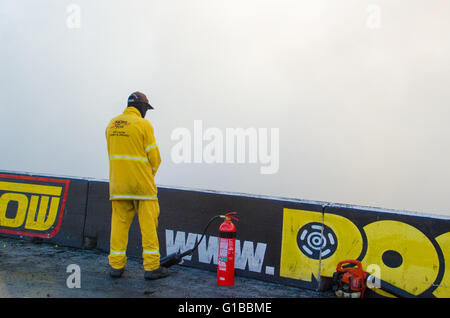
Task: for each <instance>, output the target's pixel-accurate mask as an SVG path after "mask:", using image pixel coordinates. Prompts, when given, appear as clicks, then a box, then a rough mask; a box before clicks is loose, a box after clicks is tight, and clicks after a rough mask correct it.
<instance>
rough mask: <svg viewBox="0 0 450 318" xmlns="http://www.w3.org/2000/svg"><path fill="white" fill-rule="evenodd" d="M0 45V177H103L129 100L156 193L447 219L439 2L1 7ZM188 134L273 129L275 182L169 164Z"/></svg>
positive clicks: (447, 5)
mask: <svg viewBox="0 0 450 318" xmlns="http://www.w3.org/2000/svg"><path fill="white" fill-rule="evenodd" d="M71 3H73V4H76V5H78V6H79V8H80V9H81V12H80V18H81V20H80V28H69V27H68V26H67V19H68V17H69V15H70V14H71V13H69V12H67V11H66V10H67V8H68V6H69V5H70V4H71ZM371 5H372V7H371ZM373 5H375V6H376V7H375V8H379V9H380V16H379V17H380V20H379V22H380V27H379V28H370V27H369V25H368V23H370V22H371V21H372V20H371V19H372V18H373V10H372V9H373ZM372 22H373V21H372ZM0 38H1V43H2V48H1V50H0V100H1V106H0V118H1V119H2V125H0V134H1V136H2V137H1V138H0V147H1V149H2V150H3V151H2V155H1V156H0V169H1V170H14V171H29V172H35V173H51V174H57V175H59V174H61V175H71V176H79V177H92V178H100V179H107V178H108V158H107V154H106V148H105V147H106V142H105V136H104V131H105V127H106V125H107V123H108V122H109V120H110V119H111V118H112V117H113V116H115V115H117V114H119V113H121V112H122V111H123V109H124V107H125V105H126V98H127V96H128V95H129V94H130V93H131V92H133V91H135V90H140V91H142V92H144V93H146V94H148V97H149V100H150V102H151V103H152V105H154V106H155V108H156V109H155V110H154V111H152V112H149V113H148V114H147V117H146V118H147V119H149V120H150V121H151V122H152V124H153V125H154V127H155V133H156V138H157V140H158V143H159V146H160V150H161V154H162V157H163V164H162V166H161V168H160V170H159V173H158V176H157V183H158V184H160V185H168V186H183V187H192V188H200V189H213V190H223V191H231V192H244V193H253V194H263V195H274V196H284V197H292V198H303V199H310V200H322V201H330V202H338V203H349V204H359V205H369V206H378V207H384V208H394V209H406V210H411V211H422V212H426V213H435V214H447V215H450V210H449V206H450V196H449V195H448V189H449V186H448V180H450V150H449V149H450V148H449V145H450V125H449V124H448V122H449V119H450V107H449V101H450V89H449V83H450V59H449V56H450V42H449V40H448V39H450V2H449V1H447V0H434V1H423V0H397V1H382V0H372V1H365V0H362V1H361V0H343V1H334V0H314V1H312V0H311V1H298V0H239V1H238V0H227V1H225V0H220V1H219V0H201V1H200V0H165V1H162V0H159V1H154V0H145V1H144V0H142V1H136V0H134V1H111V0H108V1H107V0H96V1H88V0H79V1H75V0H74V1H55V0H53V1H52V0H39V1H35V0H28V1H26V0H21V1H14V0H2V1H0ZM194 120H202V121H203V125H204V126H205V128H208V127H215V128H218V129H220V130H222V131H225V129H226V128H249V127H256V128H267V129H270V128H279V134H280V145H279V147H280V152H279V161H280V162H279V163H280V165H279V170H278V172H277V173H275V174H271V175H264V174H261V173H260V165H258V164H251V163H246V164H205V163H203V164H202V163H198V164H194V163H193V164H175V163H174V162H172V160H171V157H170V152H171V149H172V147H173V146H174V144H175V142H174V141H173V140H171V138H170V136H171V133H172V132H173V131H174V130H175V129H176V128H180V127H184V128H187V129H190V130H191V131H193V129H194Z"/></svg>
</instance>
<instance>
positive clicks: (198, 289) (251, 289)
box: [0, 237, 333, 298]
mask: <svg viewBox="0 0 450 318" xmlns="http://www.w3.org/2000/svg"><path fill="white" fill-rule="evenodd" d="M71 264H75V265H77V266H78V267H79V269H80V280H79V281H80V288H76V287H75V288H69V287H68V285H67V281H68V280H69V285H70V282H75V280H73V279H72V278H71V275H72V274H73V273H74V272H73V271H72V270H70V267H69V265H71ZM68 267H69V270H68ZM169 272H170V276H169V277H167V278H164V279H160V280H157V281H146V280H144V270H143V267H142V265H141V263H140V260H139V259H128V262H127V267H126V270H125V272H124V275H123V277H122V278H119V279H113V278H110V276H109V265H108V259H107V255H106V254H105V253H103V252H100V251H97V250H84V249H74V248H69V247H62V246H56V245H51V244H45V243H33V242H31V241H29V240H16V239H10V238H4V237H0V297H12V298H30V297H31V298H143V297H147V298H324V297H333V295H332V294H331V293H319V292H315V291H311V290H303V289H299V288H295V287H289V286H284V285H279V284H273V283H267V282H262V281H258V280H253V279H248V278H243V277H236V278H235V285H234V286H232V287H221V286H217V284H216V274H215V273H213V272H209V271H204V270H199V269H194V268H189V267H186V266H180V265H176V266H173V267H171V268H170V269H169ZM72 277H73V276H72Z"/></svg>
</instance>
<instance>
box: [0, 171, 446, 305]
mask: <svg viewBox="0 0 450 318" xmlns="http://www.w3.org/2000/svg"><path fill="white" fill-rule="evenodd" d="M46 197H47V198H46ZM52 203H53V205H52ZM159 203H160V208H161V214H160V218H159V228H158V236H159V240H160V252H161V255H162V256H165V255H167V254H170V253H172V252H175V251H178V250H182V251H184V250H186V249H188V248H191V247H193V246H194V244H195V243H196V242H197V241H198V240H199V239H200V237H201V234H202V232H203V229H204V227H205V226H206V224H207V222H208V221H209V220H210V219H211V218H212V217H213V216H215V215H217V214H225V213H227V212H230V211H236V212H237V213H238V217H239V221H238V222H236V226H237V244H236V266H235V267H236V275H240V276H244V277H250V278H255V279H260V280H265V281H270V282H277V283H282V284H286V285H291V286H298V287H302V288H310V289H321V288H324V287H325V286H326V283H327V282H329V280H330V277H331V276H332V274H333V272H334V271H335V269H336V264H337V263H338V262H339V261H342V260H344V259H358V260H360V261H362V263H363V265H364V269H365V270H367V271H369V270H370V271H372V272H374V273H375V274H377V275H379V276H380V277H381V279H383V280H385V281H387V282H389V283H391V284H393V285H395V286H397V287H399V288H402V289H403V290H405V291H407V292H409V293H411V294H413V295H416V296H420V297H450V265H447V268H446V266H445V264H446V263H447V264H450V220H449V219H447V218H444V217H442V218H438V217H434V216H425V215H417V214H412V213H407V212H398V211H390V210H382V209H372V208H364V207H353V206H344V205H337V204H331V203H326V202H310V201H301V200H290V199H281V198H267V197H257V196H249V195H239V194H225V193H216V192H207V191H193V190H184V189H171V188H164V187H160V188H159ZM40 206H42V211H44V210H45V212H40V211H41V210H40V209H41V208H40ZM44 207H45V208H44ZM52 207H53V210H52ZM50 211H52V212H50ZM55 211H56V212H55ZM39 213H43V214H39ZM46 218H47V219H49V218H50V219H49V220H50V221H46ZM52 220H53V221H52ZM110 220H111V202H110V201H109V200H108V183H107V182H103V181H88V180H79V179H72V178H54V177H43V176H33V175H24V174H13V173H2V174H0V234H1V235H8V236H15V237H17V236H21V237H28V238H29V237H37V238H40V239H43V240H49V241H50V242H52V243H55V244H61V245H67V246H74V247H81V246H85V247H91V248H97V249H100V250H102V251H105V252H108V251H109V238H110ZM220 222H221V221H216V223H213V224H212V225H211V226H210V228H209V229H208V231H207V234H206V236H205V238H204V240H203V241H202V242H201V244H200V245H199V248H198V250H197V251H196V252H195V253H194V254H193V255H192V256H189V257H186V258H185V260H184V262H183V265H185V266H191V267H196V268H201V269H205V270H210V271H216V266H217V245H218V227H219V224H220ZM50 223H51V224H50ZM141 252H142V250H141V238H140V230H139V224H138V221H137V218H136V219H135V220H134V222H133V224H132V226H131V229H130V234H129V245H128V251H127V254H128V255H129V256H131V257H138V258H140V257H141ZM372 294H373V295H374V296H375V294H374V293H372ZM380 294H382V295H384V296H388V295H386V294H385V293H381V292H380Z"/></svg>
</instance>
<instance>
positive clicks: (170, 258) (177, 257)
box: [159, 215, 225, 268]
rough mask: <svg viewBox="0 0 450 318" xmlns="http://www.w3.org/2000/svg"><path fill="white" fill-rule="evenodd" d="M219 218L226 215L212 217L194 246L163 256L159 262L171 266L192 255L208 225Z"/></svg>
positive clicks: (167, 266) (161, 264)
mask: <svg viewBox="0 0 450 318" xmlns="http://www.w3.org/2000/svg"><path fill="white" fill-rule="evenodd" d="M219 218H225V215H216V216H214V217H213V218H211V219H210V220H209V222H208V224H207V225H206V227H205V229H204V230H203V235H202V237H201V238H200V240H199V241H198V242H197V243H196V244H195V245H194V247H193V248H191V249H189V250H187V251H184V252H175V253H172V254H169V255H167V256H165V257H163V258H161V259H160V261H159V263H160V266H161V267H166V268H169V267H171V266H173V265H176V264H179V263H180V262H181V261H182V259H183V257H185V256H188V255H192V253H194V251H195V250H196V249H197V248H198V246H199V244H200V242H201V241H202V240H203V238H204V237H205V234H206V231H207V230H208V227H209V226H210V225H211V223H212V222H213V221H214V220H216V219H219Z"/></svg>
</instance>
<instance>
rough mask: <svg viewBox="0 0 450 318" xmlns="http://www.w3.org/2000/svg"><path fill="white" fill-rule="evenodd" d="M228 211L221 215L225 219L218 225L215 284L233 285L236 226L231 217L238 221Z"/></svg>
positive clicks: (232, 213)
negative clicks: (217, 257) (217, 255)
mask: <svg viewBox="0 0 450 318" xmlns="http://www.w3.org/2000/svg"><path fill="white" fill-rule="evenodd" d="M234 214H236V212H230V213H227V214H225V215H224V216H222V217H223V218H225V221H224V222H223V223H222V224H221V225H220V227H219V253H218V254H219V259H218V262H217V285H219V286H233V284H234V250H235V244H236V226H234V224H233V222H231V219H234V220H236V221H238V219H237V218H235V217H233V216H232V215H234Z"/></svg>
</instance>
